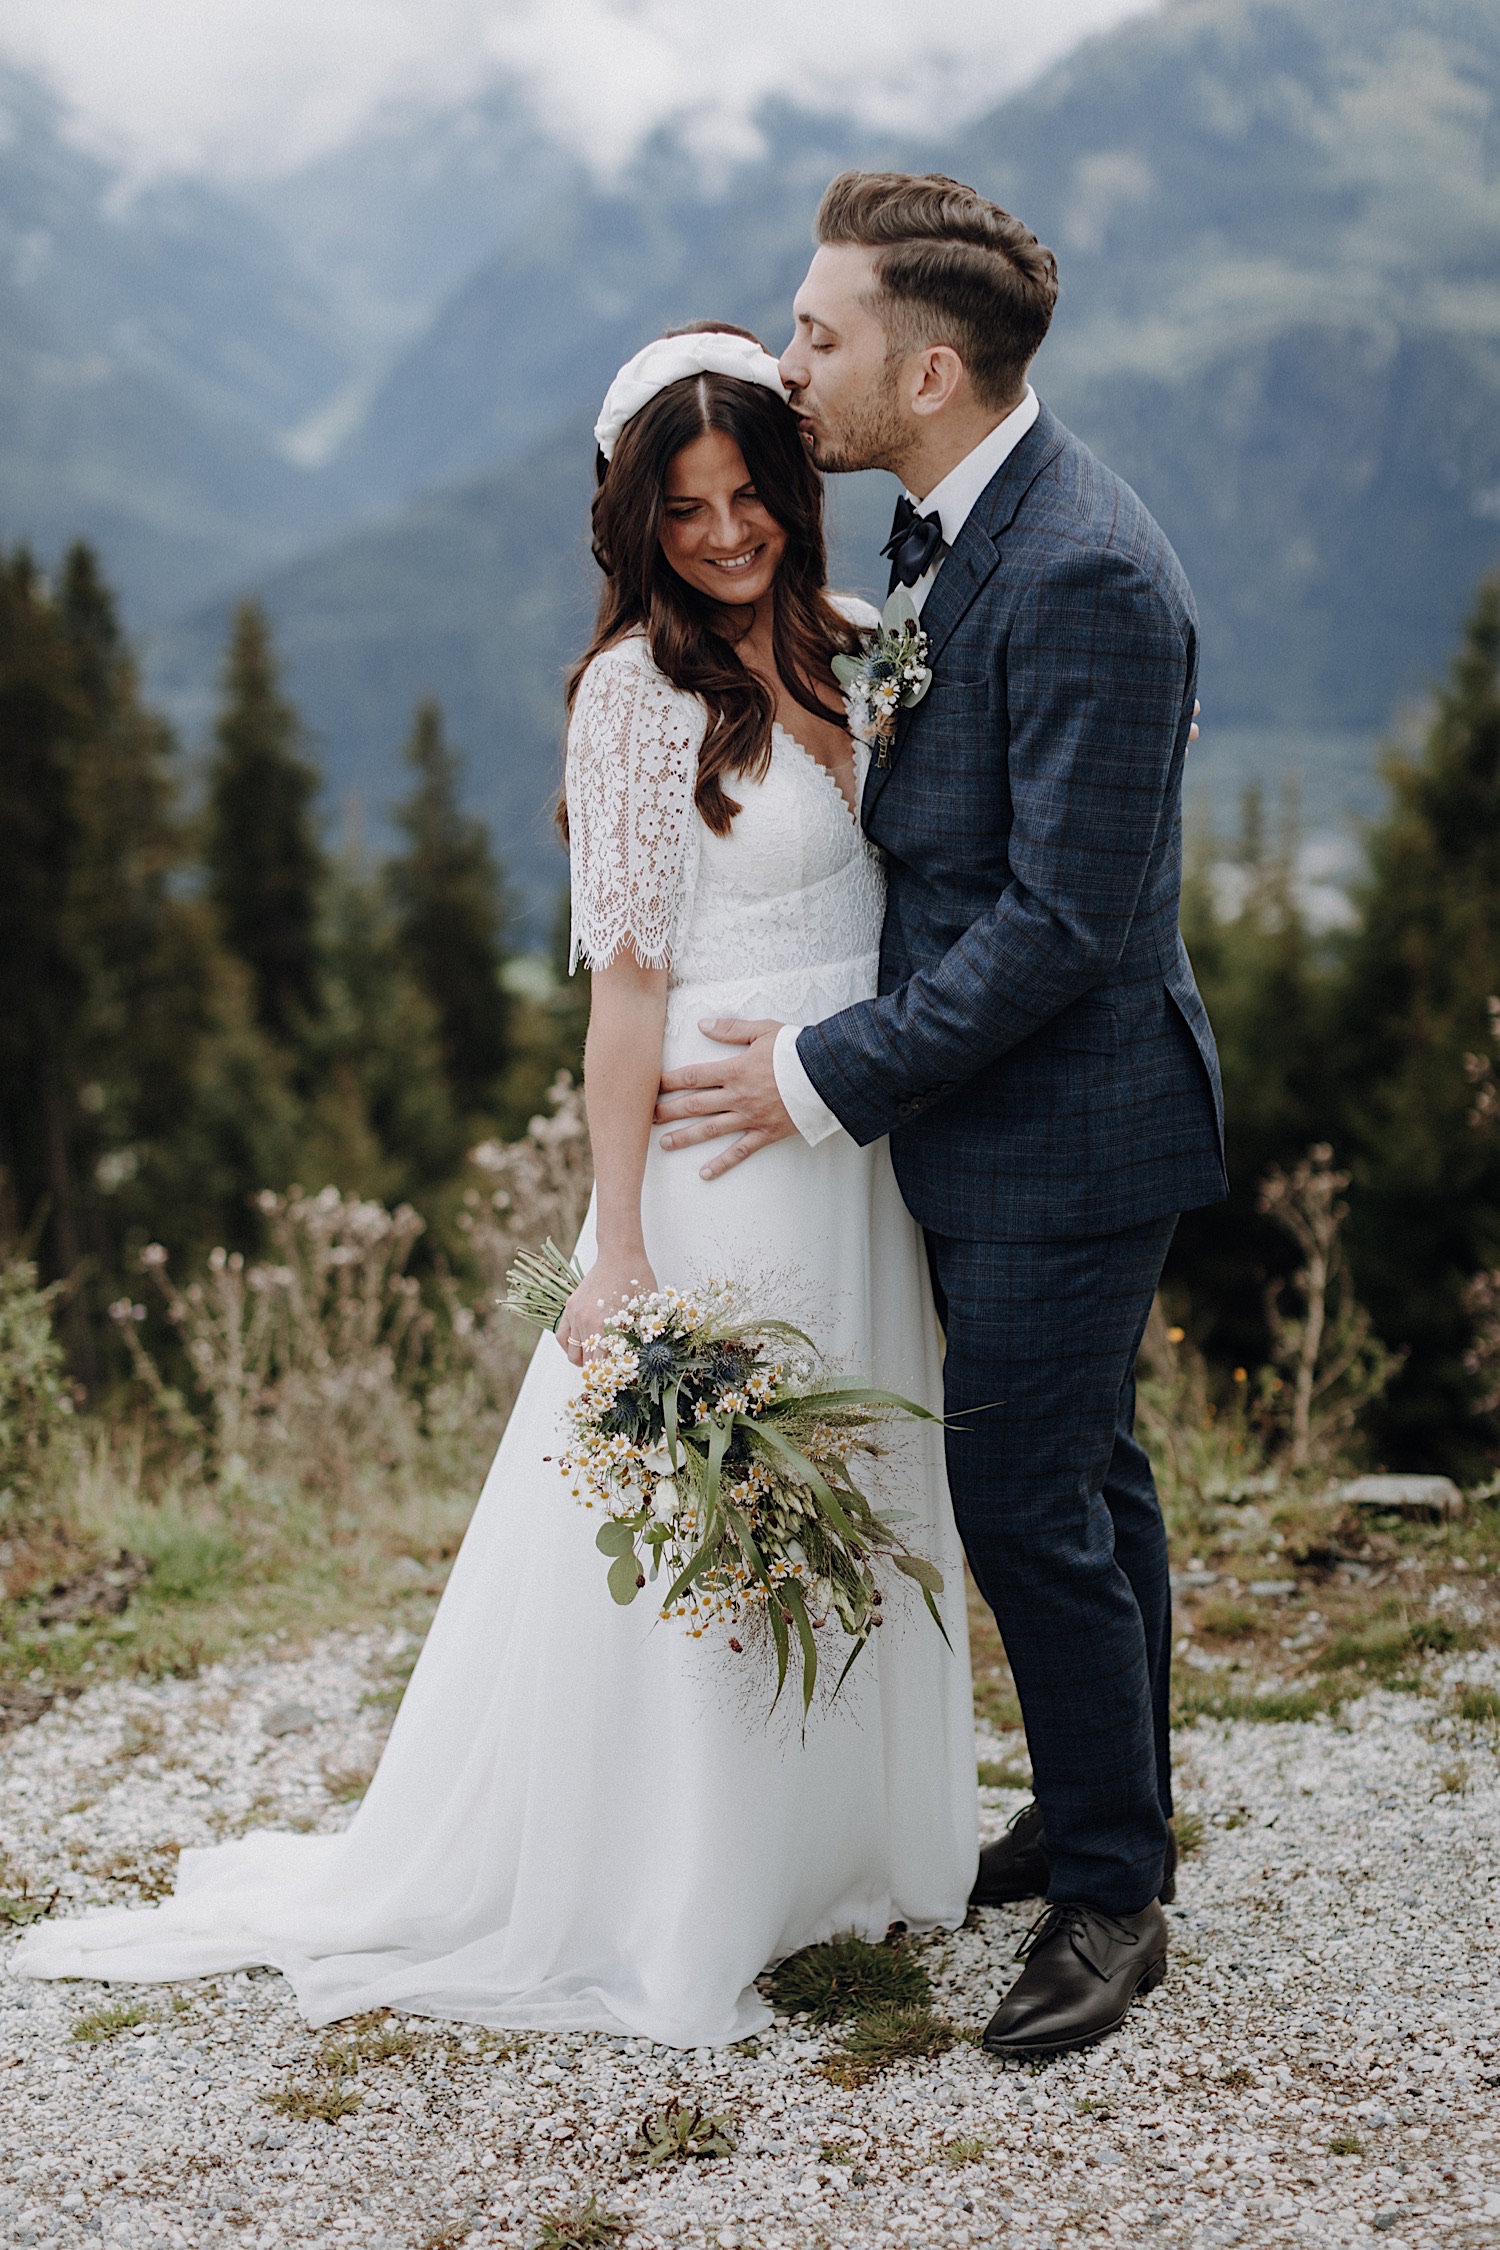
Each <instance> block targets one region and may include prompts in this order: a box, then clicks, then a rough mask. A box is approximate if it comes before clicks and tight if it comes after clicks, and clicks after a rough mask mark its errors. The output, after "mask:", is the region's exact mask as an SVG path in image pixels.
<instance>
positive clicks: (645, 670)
mask: <svg viewBox="0 0 1500 2250" xmlns="http://www.w3.org/2000/svg"><path fill="white" fill-rule="evenodd" d="M703 727H704V711H703V706H702V705H701V704H700V703H699V702H698V701H697V699H696V698H695V697H693V696H688V695H684V694H682V693H681V692H680V691H679V690H678V689H676V688H673V687H671V686H670V685H669V684H668V682H667V681H666V680H664V679H663V678H662V677H661V675H660V674H659V673H658V672H657V671H656V669H655V667H654V666H653V665H652V663H651V660H650V657H649V655H648V654H647V652H646V647H645V643H644V642H643V641H641V640H627V641H623V642H621V643H620V644H619V645H618V646H616V647H614V648H611V649H606V650H604V651H603V653H602V654H601V655H599V656H596V657H595V658H594V660H593V662H592V663H591V664H590V666H589V668H588V670H587V671H586V672H585V673H584V676H583V679H582V680H581V682H580V683H579V688H578V694H577V698H576V700H575V702H574V706H573V716H572V719H571V720H570V722H569V726H568V759H567V799H568V831H569V843H568V850H569V856H570V858H571V860H572V905H573V958H574V960H575V961H582V962H586V963H587V964H588V966H589V967H590V968H591V969H592V971H593V994H592V1000H591V1004H590V1009H589V1034H588V1039H587V1042H586V1044H585V1047H584V1091H585V1096H586V1099H587V1104H588V1116H589V1132H590V1134H591V1135H592V1138H593V1144H594V1175H595V1179H596V1181H597V1184H598V1252H597V1255H596V1257H595V1260H594V1264H593V1266H592V1267H591V1269H590V1270H589V1272H588V1273H587V1274H586V1275H585V1277H584V1279H583V1281H582V1282H581V1283H580V1285H579V1286H578V1288H577V1289H575V1290H574V1292H573V1295H572V1296H571V1298H570V1299H569V1300H568V1305H567V1309H566V1311H565V1312H564V1314H563V1317H562V1321H561V1323H560V1325H559V1327H558V1332H557V1333H558V1337H559V1340H560V1341H561V1343H562V1345H563V1347H564V1349H565V1350H566V1351H567V1353H568V1356H569V1357H570V1358H571V1359H574V1360H577V1359H579V1358H581V1356H582V1352H581V1346H582V1344H583V1342H584V1340H585V1339H586V1338H587V1337H589V1336H593V1335H596V1334H597V1333H598V1330H599V1329H600V1327H601V1326H602V1325H603V1322H604V1320H605V1318H606V1316H607V1315H608V1314H609V1313H610V1312H612V1311H613V1310H614V1309H615V1307H616V1306H617V1305H618V1304H619V1302H620V1300H621V1298H622V1297H630V1296H633V1295H634V1294H635V1292H636V1290H637V1289H654V1288H655V1287H656V1281H655V1277H654V1275H653V1274H652V1271H651V1267H650V1265H649V1263H648V1261H647V1258H646V1246H645V1242H644V1239H643V1237H642V1232H641V1181H642V1178H643V1177H644V1174H645V1169H646V1152H647V1149H648V1147H649V1145H650V1137H651V1113H652V1110H653V1109H654V1107H655V1104H656V1087H657V1080H658V1078H659V1076H660V1072H661V1043H662V1033H663V1031H664V1029H665V1027H666V1020H667V984H668V980H669V963H670V959H671V950H672V941H673V933H674V931H675V929H676V927H677V924H678V921H679V919H680V916H681V914H682V912H683V911H684V905H685V901H686V899H687V896H688V868H689V865H690V862H691V858H692V849H693V845H692V838H693V821H694V814H693V785H694V782H695V780H696V778H697V770H698V744H699V742H700V741H701V739H702V735H703Z"/></svg>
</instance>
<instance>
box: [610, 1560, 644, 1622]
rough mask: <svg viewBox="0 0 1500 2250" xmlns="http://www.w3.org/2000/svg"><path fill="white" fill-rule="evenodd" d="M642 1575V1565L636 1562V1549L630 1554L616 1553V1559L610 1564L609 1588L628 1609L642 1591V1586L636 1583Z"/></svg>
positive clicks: (622, 1605) (623, 1606) (620, 1603)
mask: <svg viewBox="0 0 1500 2250" xmlns="http://www.w3.org/2000/svg"><path fill="white" fill-rule="evenodd" d="M640 1575H641V1573H640V1566H639V1564H638V1563H637V1562H636V1559H635V1551H634V1549H632V1550H631V1552H630V1553H629V1554H628V1555H616V1557H615V1559H614V1561H613V1562H612V1563H611V1564H610V1566H609V1590H610V1592H611V1593H612V1594H613V1596H614V1598H615V1600H616V1601H617V1602H618V1603H619V1605H620V1607H621V1608H622V1609H627V1608H628V1607H629V1605H630V1604H631V1603H632V1602H633V1601H634V1600H635V1597H636V1595H637V1594H638V1593H639V1592H640V1588H639V1586H638V1585H637V1584H636V1580H637V1579H638V1578H639V1577H640Z"/></svg>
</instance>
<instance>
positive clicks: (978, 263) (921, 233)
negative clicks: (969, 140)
mask: <svg viewBox="0 0 1500 2250" xmlns="http://www.w3.org/2000/svg"><path fill="white" fill-rule="evenodd" d="M813 237H814V239H815V240H816V241H818V242H826V243H828V244H830V245H841V246H842V245H849V246H854V247H857V248H859V249H862V250H872V251H874V253H875V273H876V277H877V281H878V284H879V288H878V293H877V296H876V298H875V300H874V302H873V303H872V305H871V308H870V309H871V310H872V312H874V314H875V315H876V317H877V319H878V320H879V321H880V322H881V324H882V326H883V327H884V328H885V330H886V333H887V335H888V337H889V339H890V346H891V350H892V351H893V352H900V353H906V352H909V351H915V350H916V349H918V348H919V347H920V346H921V345H923V344H950V345H951V346H952V348H953V349H954V351H956V352H957V354H958V356H959V358H960V359H961V360H962V361H963V363H964V366H965V368H966V369H967V370H968V375H969V381H970V382H971V383H972V384H973V386H974V393H975V396H976V397H977V398H978V399H979V400H980V401H981V402H982V404H984V405H985V406H992V407H993V406H1005V405H1007V404H1009V403H1010V402H1011V401H1013V400H1014V399H1015V397H1016V395H1017V393H1018V392H1019V390H1020V388H1021V383H1022V379H1023V377H1024V376H1025V373H1026V369H1027V367H1028V365H1029V364H1030V362H1031V361H1032V359H1033V358H1034V357H1035V356H1036V353H1037V351H1038V349H1039V347H1040V345H1041V342H1042V338H1043V337H1044V336H1045V335H1046V333H1047V330H1048V328H1049V327H1050V325H1051V322H1052V312H1053V308H1054V306H1055V305H1056V303H1057V260H1056V259H1055V258H1054V257H1053V255H1052V252H1051V251H1050V250H1048V249H1047V248H1046V247H1045V246H1044V245H1043V244H1042V243H1040V242H1038V240H1037V238H1036V236H1035V235H1034V234H1033V233H1032V231H1031V229H1030V227H1028V226H1023V225H1022V223H1021V221H1020V220H1019V219H1014V218H1012V217H1011V214H1010V213H1009V212H1008V211H1002V210H1001V208H1000V206H999V204H998V203H990V202H987V201H986V199H985V198H984V197H983V196H982V195H979V194H977V193H976V191H975V190H974V189H973V188H971V187H965V186H964V185H963V184H962V182H961V181H958V180H950V179H949V178H948V177H947V175H946V174H945V173H942V172H922V173H913V172H841V173H840V174H839V176H838V178H837V179H836V180H834V181H832V182H830V184H829V186H828V189H827V191H826V192H825V194H824V197H823V200H822V202H821V203H820V204H819V206H818V216H817V219H816V221H815V222H814V225H813Z"/></svg>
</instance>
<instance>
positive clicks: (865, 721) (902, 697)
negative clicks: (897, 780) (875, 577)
mask: <svg viewBox="0 0 1500 2250" xmlns="http://www.w3.org/2000/svg"><path fill="white" fill-rule="evenodd" d="M833 673H834V678H835V679H836V680H837V681H838V683H839V686H840V687H841V688H842V689H843V691H844V709H845V711H846V712H847V713H848V715H849V732H850V733H851V734H852V735H853V737H854V739H855V741H856V742H867V743H870V744H871V745H873V746H875V763H876V764H877V765H878V766H888V765H889V764H890V762H891V744H892V742H893V741H894V740H895V735H896V714H897V712H898V711H909V710H910V709H911V708H912V706H913V704H916V703H920V702H921V700H922V698H923V696H924V695H925V694H926V693H927V690H928V689H929V688H930V687H931V685H932V674H931V672H930V671H929V670H928V668H927V635H926V634H925V633H924V632H923V630H922V624H921V620H920V618H919V617H918V616H917V606H916V603H915V602H914V601H913V600H912V598H911V596H910V594H909V593H908V592H907V590H906V588H905V587H904V586H898V587H897V588H896V591H895V592H894V593H893V594H892V596H891V598H890V600H889V601H888V602H887V603H886V605H885V608H884V609H883V610H882V611H881V613H880V623H879V624H878V625H877V626H876V627H875V629H874V631H873V632H869V633H866V634H864V635H863V637H862V641H861V646H860V652H859V654H858V656H836V657H835V658H834V660H833Z"/></svg>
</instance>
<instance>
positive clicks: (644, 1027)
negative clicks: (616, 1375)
mask: <svg viewBox="0 0 1500 2250" xmlns="http://www.w3.org/2000/svg"><path fill="white" fill-rule="evenodd" d="M666 1020H667V971H666V970H665V969H664V968H663V969H646V968H642V966H641V964H640V962H639V961H638V960H637V959H636V957H635V954H634V953H633V952H624V953H620V954H617V955H616V957H615V959H614V960H613V961H611V963H610V964H609V967H608V968H607V969H596V970H595V971H594V976H593V989H592V998H591V1001H590V1006H589V1031H588V1038H587V1040H586V1041H585V1043H584V1049H583V1090H584V1099H585V1102H586V1104H587V1107H588V1116H589V1137H590V1139H591V1140H592V1142H593V1145H594V1179H595V1184H596V1186H597V1189H598V1198H599V1200H598V1233H599V1248H598V1255H597V1257H596V1258H595V1260H594V1263H593V1264H592V1265H591V1266H590V1268H589V1270H588V1272H587V1273H586V1274H585V1275H584V1277H583V1280H582V1281H581V1282H580V1283H579V1285H578V1287H577V1288H576V1289H575V1290H574V1292H573V1294H572V1296H571V1297H570V1298H569V1299H568V1305H567V1310H566V1311H565V1312H564V1314H563V1316H562V1319H561V1321H560V1322H559V1324H558V1330H557V1338H558V1342H559V1343H560V1344H561V1345H562V1347H563V1349H564V1351H565V1352H566V1353H567V1355H568V1357H569V1359H571V1360H574V1361H577V1360H579V1359H581V1358H582V1357H583V1349H582V1347H583V1344H584V1343H585V1341H586V1340H587V1338H588V1337H590V1336H593V1335H596V1334H597V1333H598V1331H599V1329H600V1328H601V1327H602V1326H603V1324H604V1322H605V1320H606V1319H607V1318H608V1316H609V1314H610V1313H611V1312H613V1311H614V1309H615V1307H616V1306H617V1305H619V1304H620V1303H621V1302H622V1300H623V1299H625V1298H627V1297H633V1296H635V1294H636V1293H637V1291H638V1290H642V1289H654V1288H655V1287H656V1277H655V1275H654V1274H653V1273H652V1271H651V1265H650V1261H649V1259H648V1258H647V1256H646V1241H645V1236H644V1234H643V1233H642V1231H641V1180H642V1178H643V1176H644V1174H645V1169H646V1151H647V1148H648V1147H649V1145H650V1139H651V1114H652V1111H653V1110H654V1108H655V1106H656V1088H657V1081H658V1079H659V1078H660V1076H661V1042H662V1032H663V1030H664V1028H665V1025H666Z"/></svg>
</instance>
